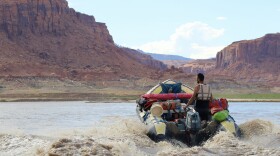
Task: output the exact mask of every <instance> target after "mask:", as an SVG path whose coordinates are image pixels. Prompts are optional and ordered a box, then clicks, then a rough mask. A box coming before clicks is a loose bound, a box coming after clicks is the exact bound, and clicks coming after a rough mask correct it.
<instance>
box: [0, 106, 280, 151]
mask: <svg viewBox="0 0 280 156" xmlns="http://www.w3.org/2000/svg"><path fill="white" fill-rule="evenodd" d="M135 106H136V105H135V104H134V103H87V102H19V103H0V155H1V156H2V155H3V156H13V155H16V156H18V155H23V156H26V155H38V156H45V155H52V156H57V155H124V156H131V155H133V156H137V155H139V156H142V155H160V156H170V155H227V156H228V155H280V103H277V102H274V103H263V102H261V103H242V102H239V103H229V110H230V114H231V116H233V117H234V119H235V120H236V122H237V124H238V125H239V126H240V127H241V129H242V132H243V133H244V137H243V138H242V139H237V138H235V137H234V136H232V135H231V134H228V133H226V132H220V133H218V134H216V135H215V136H214V137H213V138H212V139H210V140H208V141H207V142H205V143H204V144H203V145H202V146H196V147H192V148H189V147H188V146H186V145H184V144H183V143H181V142H179V141H176V140H171V141H168V142H165V141H164V142H159V143H155V142H153V141H152V140H150V139H149V138H148V137H147V136H146V130H145V126H144V124H142V123H141V122H140V120H139V119H138V117H137V115H136V112H135Z"/></svg>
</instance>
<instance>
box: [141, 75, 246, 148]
mask: <svg viewBox="0 0 280 156" xmlns="http://www.w3.org/2000/svg"><path fill="white" fill-rule="evenodd" d="M192 94H193V89H192V88H191V87H189V86H188V85H186V84H181V83H177V82H175V81H173V80H166V81H164V82H162V83H159V84H158V85H156V86H155V87H153V88H152V89H150V90H149V91H148V92H147V93H146V94H144V95H142V96H141V97H140V99H138V100H137V101H136V103H137V108H136V112H137V115H138V116H139V118H140V120H141V121H142V122H143V123H144V124H145V125H146V129H147V135H148V136H149V137H150V138H151V139H152V140H154V141H156V142H158V141H162V140H166V139H177V140H180V141H182V142H184V143H186V144H187V145H189V146H195V145H199V144H201V143H202V142H203V141H206V140H207V139H209V138H210V137H212V136H213V135H214V134H215V133H216V132H217V131H220V130H222V131H228V132H230V133H232V134H233V135H235V136H236V137H240V135H241V134H240V129H239V127H238V126H237V124H236V123H235V121H234V119H233V118H232V117H231V116H230V115H227V116H226V118H225V119H223V120H221V121H215V120H210V121H201V120H200V117H199V114H198V112H196V111H195V109H194V108H193V106H190V107H188V108H185V109H184V107H185V106H186V103H187V102H188V100H189V99H190V98H191V97H192ZM209 115H210V112H209Z"/></svg>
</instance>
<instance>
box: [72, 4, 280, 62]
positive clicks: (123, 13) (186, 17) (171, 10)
mask: <svg viewBox="0 0 280 156" xmlns="http://www.w3.org/2000/svg"><path fill="white" fill-rule="evenodd" d="M68 3H69V6H70V7H72V8H74V9H75V10H76V11H79V12H82V13H86V14H89V15H93V16H94V17H95V19H96V21H97V22H103V23H106V25H107V27H108V29H109V31H110V34H111V35H112V36H113V39H114V41H115V43H116V44H118V45H122V46H126V47H131V48H134V49H141V50H143V51H147V52H152V53H162V54H175V55H181V56H185V57H189V58H195V59H198V58H200V59H202V58H210V57H215V55H216V53H217V52H218V51H220V50H222V49H223V48H224V47H226V46H227V45H229V44H231V43H232V42H234V41H239V40H248V39H255V38H259V37H262V36H264V35H265V34H267V33H277V32H280V20H279V19H280V1H277V0H269V1H264V0H231V1H225V0H211V1H210V0H192V1H191V0H176V1H171V0H141V1H140V0H138V1H136V0H135V1H132V0H119V1H117V0H82V1H81V0H68ZM278 20H279V21H278Z"/></svg>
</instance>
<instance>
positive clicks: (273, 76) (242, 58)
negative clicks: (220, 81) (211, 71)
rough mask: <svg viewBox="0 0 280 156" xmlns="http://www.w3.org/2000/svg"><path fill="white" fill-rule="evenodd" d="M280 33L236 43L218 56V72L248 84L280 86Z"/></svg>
mask: <svg viewBox="0 0 280 156" xmlns="http://www.w3.org/2000/svg"><path fill="white" fill-rule="evenodd" d="M279 60H280V33H277V34H267V35H265V36H264V37H262V38H258V39H255V40H247V41H238V42H234V43H232V44H231V45H229V46H228V47H226V48H224V49H223V50H222V51H220V52H219V53H218V54H217V57H216V61H217V62H216V70H217V71H218V72H220V73H222V74H225V75H229V76H233V78H237V79H239V80H241V81H244V80H245V81H247V82H264V83H267V82H269V83H270V84H272V85H280V61H279Z"/></svg>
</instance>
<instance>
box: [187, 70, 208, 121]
mask: <svg viewBox="0 0 280 156" xmlns="http://www.w3.org/2000/svg"><path fill="white" fill-rule="evenodd" d="M212 99H213V96H212V92H211V88H210V86H209V85H207V84H204V75H203V74H202V73H199V74H197V85H196V86H195V88H194V93H193V95H192V97H191V99H190V100H189V101H188V103H187V105H186V107H185V108H188V106H189V105H191V104H192V103H193V101H194V100H196V102H195V107H194V109H195V110H196V111H197V112H198V113H199V116H200V119H201V120H206V121H209V119H210V111H209V102H210V101H212Z"/></svg>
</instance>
